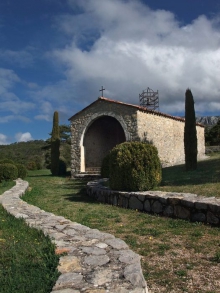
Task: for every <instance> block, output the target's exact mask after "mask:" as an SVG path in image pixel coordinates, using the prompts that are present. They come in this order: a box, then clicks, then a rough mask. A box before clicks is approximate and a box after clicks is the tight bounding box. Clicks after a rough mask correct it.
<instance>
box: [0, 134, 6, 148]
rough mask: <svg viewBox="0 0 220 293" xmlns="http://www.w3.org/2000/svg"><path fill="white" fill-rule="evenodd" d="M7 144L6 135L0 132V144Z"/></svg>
mask: <svg viewBox="0 0 220 293" xmlns="http://www.w3.org/2000/svg"><path fill="white" fill-rule="evenodd" d="M3 144H8V138H7V136H6V135H4V134H2V133H0V145H3Z"/></svg>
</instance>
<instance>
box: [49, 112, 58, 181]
mask: <svg viewBox="0 0 220 293" xmlns="http://www.w3.org/2000/svg"><path fill="white" fill-rule="evenodd" d="M59 157H60V131H59V115H58V112H57V111H55V112H54V115H53V129H52V136H51V173H52V175H54V176H58V175H59Z"/></svg>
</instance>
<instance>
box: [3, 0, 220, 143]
mask: <svg viewBox="0 0 220 293" xmlns="http://www.w3.org/2000/svg"><path fill="white" fill-rule="evenodd" d="M102 85H103V86H104V87H105V89H106V90H105V91H104V96H105V97H107V98H110V99H115V100H119V101H123V102H128V103H133V104H139V93H141V92H142V91H143V90H144V89H146V88H148V87H150V88H152V89H153V90H159V97H160V98H159V99H160V111H161V112H164V113H167V114H171V115H178V116H183V115H184V102H185V101H184V99H185V97H184V95H185V90H186V89H187V88H190V89H191V90H192V93H193V96H194V100H195V110H196V114H197V116H201V115H220V1H219V0H184V1H176V0H166V1H164V0H37V1H36V0H22V1H17V0H2V1H1V2H0V144H8V143H13V142H16V141H27V140H32V139H47V138H48V137H49V132H51V129H52V117H53V113H54V111H58V112H59V117H60V124H68V123H69V122H68V118H69V117H71V116H72V115H73V114H75V113H76V112H78V111H79V110H81V109H82V108H84V107H85V106H87V105H88V104H90V103H92V102H93V101H95V100H96V99H97V98H98V96H99V95H100V92H99V89H100V88H101V86H102Z"/></svg>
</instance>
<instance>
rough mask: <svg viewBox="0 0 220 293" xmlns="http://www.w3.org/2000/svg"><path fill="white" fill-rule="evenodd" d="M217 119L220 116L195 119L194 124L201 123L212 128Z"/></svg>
mask: <svg viewBox="0 0 220 293" xmlns="http://www.w3.org/2000/svg"><path fill="white" fill-rule="evenodd" d="M219 118H220V116H203V117H196V122H197V123H201V124H203V125H205V126H214V125H215V124H217V122H218V119H219Z"/></svg>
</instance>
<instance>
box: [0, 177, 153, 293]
mask: <svg viewBox="0 0 220 293" xmlns="http://www.w3.org/2000/svg"><path fill="white" fill-rule="evenodd" d="M27 188H28V182H26V181H23V180H21V179H18V180H16V186H14V187H13V188H12V189H10V190H8V191H6V192H4V193H3V194H2V195H1V196H0V203H1V204H2V205H3V207H4V208H5V209H6V210H7V211H8V212H9V213H10V214H12V215H14V216H15V217H16V218H23V219H24V220H25V221H26V223H27V224H28V225H29V226H31V227H35V228H37V229H41V230H42V231H43V232H44V234H45V235H49V237H50V238H51V239H52V241H53V242H54V243H55V244H56V247H57V249H56V252H57V253H62V252H65V253H66V254H65V255H64V256H61V257H60V263H59V266H58V269H59V271H60V272H61V275H60V277H59V278H58V280H57V282H56V284H55V286H54V288H53V290H52V292H53V293H148V289H147V285H146V282H145V280H144V277H143V274H142V269H141V265H140V256H139V255H138V254H136V253H134V252H133V251H131V250H130V249H129V248H128V246H127V244H126V243H125V242H124V241H122V240H121V239H118V238H115V237H114V236H113V235H111V234H108V233H103V232H100V231H99V230H97V229H90V228H88V227H86V226H83V225H81V224H78V223H73V222H71V221H70V220H67V219H65V218H64V217H61V216H56V215H54V214H52V213H48V212H45V211H43V210H41V209H39V208H38V207H35V206H33V205H29V204H27V203H26V202H24V201H23V200H21V199H20V197H21V196H22V195H23V194H24V193H25V191H26V190H27Z"/></svg>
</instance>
